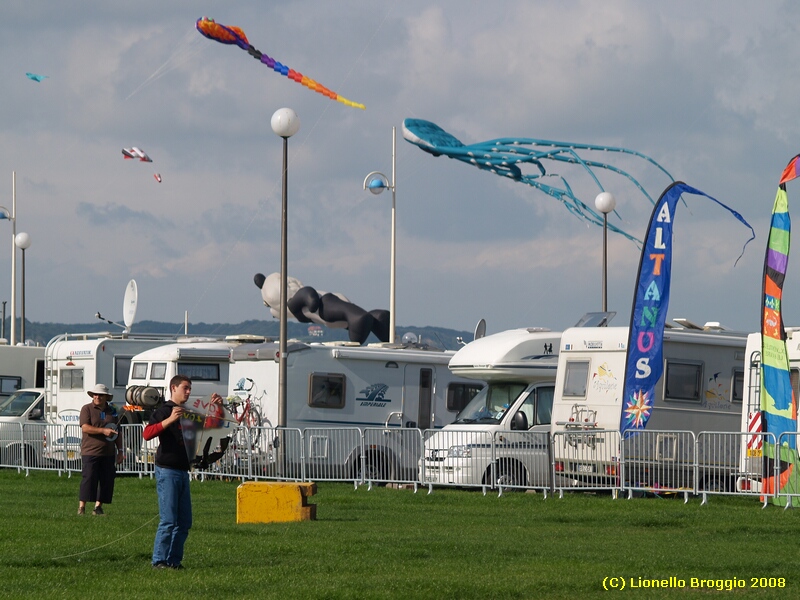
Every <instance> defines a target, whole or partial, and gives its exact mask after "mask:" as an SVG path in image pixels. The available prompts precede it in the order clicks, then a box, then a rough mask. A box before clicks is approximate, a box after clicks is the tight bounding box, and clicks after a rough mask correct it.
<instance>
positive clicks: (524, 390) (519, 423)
mask: <svg viewBox="0 0 800 600" xmlns="http://www.w3.org/2000/svg"><path fill="white" fill-rule="evenodd" d="M560 340H561V334H560V333H558V332H553V331H550V330H549V329H544V328H539V327H531V328H526V329H513V330H509V331H503V332H501V333H497V334H494V335H489V336H486V337H482V338H479V339H477V340H475V341H473V342H470V343H469V344H467V345H466V346H464V347H463V348H461V349H460V350H459V351H458V352H457V353H456V354H455V355H454V356H453V358H451V359H450V364H449V368H450V371H451V372H452V373H453V374H454V375H459V376H461V377H468V378H471V379H477V380H480V381H483V382H486V387H484V388H483V389H482V390H481V391H480V392H478V394H477V395H476V396H475V397H474V398H473V399H472V400H471V401H470V402H469V404H467V405H466V407H464V409H463V410H461V412H459V414H458V415H457V416H456V419H455V420H454V421H453V422H452V423H450V424H449V425H446V426H445V427H444V428H443V429H442V430H441V431H437V432H431V434H430V435H429V437H428V438H427V439H426V440H425V450H424V457H423V459H422V460H420V464H419V468H420V472H419V477H420V481H422V482H423V483H427V484H444V485H456V486H459V485H462V486H471V485H485V486H492V487H493V486H495V485H503V486H523V487H548V482H549V477H548V474H549V470H550V469H549V465H550V461H549V454H548V449H549V444H548V439H549V431H550V413H551V410H552V404H553V393H554V384H555V379H556V369H557V366H558V348H559V344H560Z"/></svg>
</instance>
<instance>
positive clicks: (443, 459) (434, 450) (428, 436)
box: [419, 428, 494, 494]
mask: <svg viewBox="0 0 800 600" xmlns="http://www.w3.org/2000/svg"><path fill="white" fill-rule="evenodd" d="M422 441H423V447H422V448H421V450H420V452H421V453H422V456H423V460H422V461H421V462H420V474H419V478H420V483H422V484H424V485H426V486H428V493H429V494H430V493H431V492H432V491H433V486H434V485H437V486H454V487H480V488H481V489H483V493H484V494H486V490H487V488H489V487H491V486H492V476H493V475H492V463H493V461H494V450H493V440H492V434H491V433H490V432H488V431H475V430H470V429H468V428H464V429H448V430H443V429H437V430H434V429H427V430H425V431H424V432H422Z"/></svg>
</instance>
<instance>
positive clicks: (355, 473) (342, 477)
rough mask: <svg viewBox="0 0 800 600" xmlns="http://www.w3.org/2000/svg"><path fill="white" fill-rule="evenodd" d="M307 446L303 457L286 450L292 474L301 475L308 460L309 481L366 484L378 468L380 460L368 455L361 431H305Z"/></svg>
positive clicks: (339, 429)
mask: <svg viewBox="0 0 800 600" xmlns="http://www.w3.org/2000/svg"><path fill="white" fill-rule="evenodd" d="M303 442H304V443H303V454H301V455H300V456H298V455H296V454H294V453H292V452H289V450H290V448H287V449H286V450H287V452H286V453H285V454H286V459H287V460H286V464H285V466H286V469H287V470H288V471H289V472H290V473H292V472H294V473H297V474H299V473H300V471H299V469H298V467H299V466H302V465H303V457H305V473H304V476H305V478H306V479H307V480H309V481H354V482H363V481H365V480H366V479H365V478H364V474H365V473H366V472H367V471H369V472H370V473H372V472H374V470H375V468H376V461H377V458H378V457H377V456H375V455H374V454H370V453H365V452H364V448H363V447H362V445H361V430H360V429H359V428H358V427H313V428H308V429H305V430H304V431H303ZM279 462H280V461H279ZM296 476H297V475H296ZM299 476H301V477H302V475H299Z"/></svg>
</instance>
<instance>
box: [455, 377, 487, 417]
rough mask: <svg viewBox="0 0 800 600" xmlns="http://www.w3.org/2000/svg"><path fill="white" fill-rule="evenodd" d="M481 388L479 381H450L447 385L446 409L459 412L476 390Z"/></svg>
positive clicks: (478, 390)
mask: <svg viewBox="0 0 800 600" xmlns="http://www.w3.org/2000/svg"><path fill="white" fill-rule="evenodd" d="M482 389H483V384H481V383H451V384H449V385H448V386H447V410H448V411H450V412H455V413H457V412H461V411H462V410H463V409H464V407H465V406H466V405H467V404H469V401H470V400H472V399H473V398H474V397H475V396H476V394H477V393H478V392H480V391H481V390H482Z"/></svg>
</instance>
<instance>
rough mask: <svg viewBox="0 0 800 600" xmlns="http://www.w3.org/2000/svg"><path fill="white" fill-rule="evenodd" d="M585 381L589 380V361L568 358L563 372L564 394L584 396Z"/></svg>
mask: <svg viewBox="0 0 800 600" xmlns="http://www.w3.org/2000/svg"><path fill="white" fill-rule="evenodd" d="M587 381H589V361H588V360H568V361H567V368H566V372H565V374H564V395H565V396H579V397H581V398H585V397H586V382H587Z"/></svg>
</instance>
